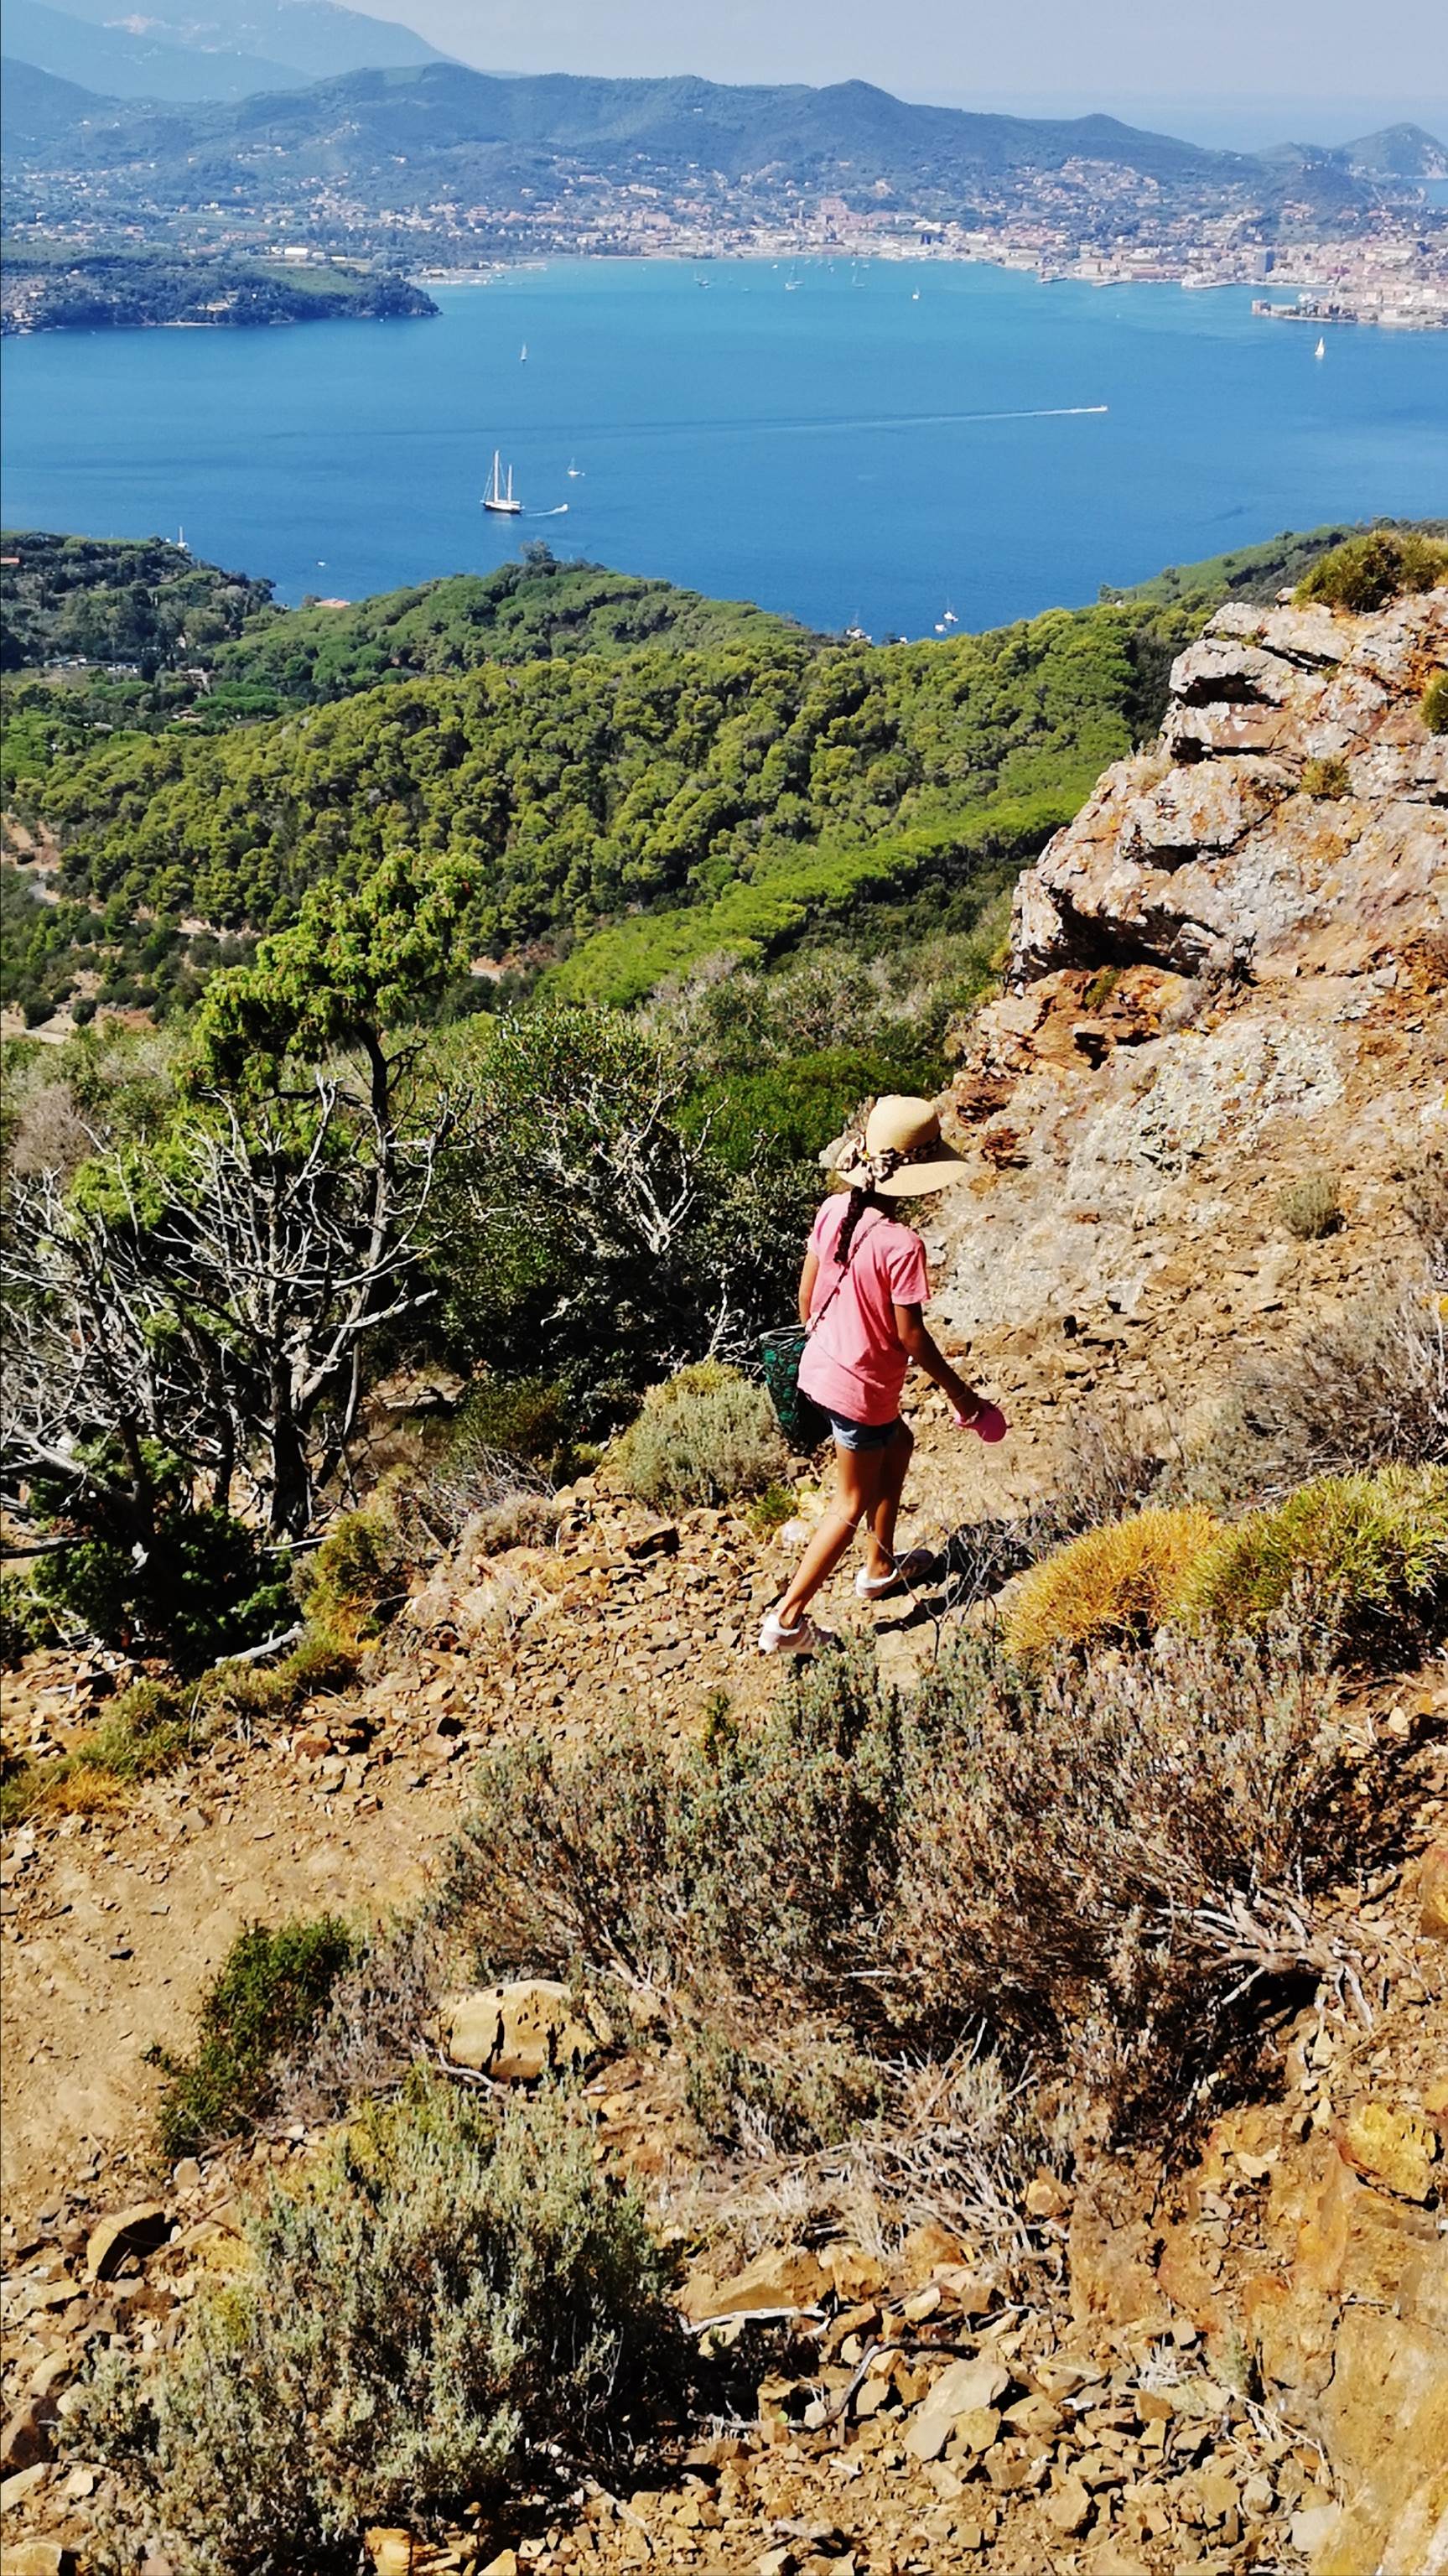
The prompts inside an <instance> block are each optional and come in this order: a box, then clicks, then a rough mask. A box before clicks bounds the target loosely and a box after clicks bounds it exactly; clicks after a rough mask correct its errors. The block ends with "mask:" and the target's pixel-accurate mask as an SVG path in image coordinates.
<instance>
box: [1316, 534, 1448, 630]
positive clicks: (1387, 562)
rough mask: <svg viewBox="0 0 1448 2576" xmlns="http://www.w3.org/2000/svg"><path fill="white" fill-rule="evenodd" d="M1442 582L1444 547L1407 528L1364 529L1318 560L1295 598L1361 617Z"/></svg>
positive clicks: (1447, 562)
mask: <svg viewBox="0 0 1448 2576" xmlns="http://www.w3.org/2000/svg"><path fill="white" fill-rule="evenodd" d="M1442 581H1448V546H1445V545H1441V544H1440V543H1439V542H1438V540H1437V538H1436V537H1424V536H1420V535H1418V533H1417V532H1416V530H1414V529H1411V528H1369V529H1366V530H1364V532H1363V534H1362V535H1361V536H1356V537H1349V538H1348V539H1347V541H1346V543H1345V544H1343V545H1340V546H1334V547H1333V548H1332V550H1331V552H1330V553H1328V554H1325V555H1321V556H1319V558H1318V560H1317V562H1316V563H1315V564H1314V565H1313V567H1312V569H1311V571H1310V572H1309V573H1307V574H1306V575H1305V576H1304V578H1303V579H1302V580H1301V581H1300V582H1299V583H1298V585H1297V596H1298V598H1299V600H1302V601H1311V600H1323V601H1325V602H1326V604H1327V606H1328V607H1329V608H1351V609H1355V610H1357V611H1358V612H1359V613H1362V612H1365V611H1367V610H1370V609H1374V608H1386V607H1387V605H1388V603H1389V601H1390V600H1394V599H1400V598H1402V596H1403V594H1404V593H1405V592H1406V591H1415V590H1432V589H1434V588H1436V586H1437V584H1438V583H1439V582H1442Z"/></svg>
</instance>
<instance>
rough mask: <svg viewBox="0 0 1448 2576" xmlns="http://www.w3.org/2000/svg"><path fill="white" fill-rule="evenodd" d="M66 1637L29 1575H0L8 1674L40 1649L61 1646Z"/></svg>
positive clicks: (2, 1654) (3, 1660)
mask: <svg viewBox="0 0 1448 2576" xmlns="http://www.w3.org/2000/svg"><path fill="white" fill-rule="evenodd" d="M63 1634H64V1630H63V1629H62V1627H61V1625H60V1623H59V1621H58V1620H57V1618H56V1615H55V1611H54V1609H53V1607H52V1605H51V1604H50V1602H48V1601H45V1600H42V1598H41V1596H40V1594H39V1593H38V1592H37V1591H36V1588H35V1584H34V1581H33V1579H32V1577H31V1576H30V1575H29V1574H5V1575H0V1665H4V1666H5V1668H6V1670H7V1671H8V1670H9V1668H10V1667H11V1666H12V1665H13V1664H18V1663H20V1662H21V1660H22V1659H23V1657H25V1656H26V1655H30V1654H33V1653H34V1652H35V1650H36V1648H37V1647H39V1646H55V1645H58V1644H59V1643H60V1640H61V1637H62V1636H63Z"/></svg>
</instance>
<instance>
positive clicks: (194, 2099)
mask: <svg viewBox="0 0 1448 2576" xmlns="http://www.w3.org/2000/svg"><path fill="white" fill-rule="evenodd" d="M355 1948H356V1945H355V1943H354V1941H353V1938H352V1935H351V1933H350V1932H349V1931H348V1929H347V1927H346V1925H345V1923H342V1922H341V1921H339V1919H338V1918H337V1916H336V1915H332V1914H324V1915H322V1916H321V1917H320V1918H319V1919H318V1920H317V1921H316V1922H314V1923H300V1922H294V1923H283V1924H280V1925H279V1926H278V1928H277V1929H276V1931H274V1932H269V1931H267V1930H266V1929H265V1927H264V1926H263V1925H262V1924H260V1923H253V1924H250V1925H248V1926H247V1928H246V1930H245V1931H242V1932H239V1933H238V1934H237V1936H236V1939H235V1940H234V1941H233V1943H232V1945H231V1948H230V1949H229V1950H228V1952H227V1954H226V1958H225V1960H224V1961H223V1963H222V1966H221V1970H220V1973H219V1975H218V1976H217V1978H216V1980H215V1983H214V1984H213V1985H212V1986H211V1987H210V1989H209V1990H208V1992H207V1994H206V1996H205V1997H204V1999H203V2001H202V2004H201V2009H200V2015H199V2019H200V2039H199V2042H198V2044H197V2048H196V2052H195V2054H194V2056H191V2057H172V2056H170V2055H169V2054H168V2053H167V2052H166V2051H165V2050H164V2049H159V2048H157V2049H153V2050H152V2051H151V2052H150V2055H149V2058H148V2063H149V2064H151V2065H153V2066H159V2067H160V2069H161V2071H162V2073H163V2075H164V2077H165V2084H164V2087H163V2090H162V2096H161V2104H160V2108H159V2110H158V2112H157V2130H158V2134H159V2137H160V2141H161V2149H162V2152H163V2154H164V2155H165V2156H166V2158H167V2159H168V2161H174V2160H175V2158H176V2157H177V2156H189V2155H196V2154H198V2153H199V2152H200V2150H201V2149H202V2148H203V2147H206V2146H209V2145H211V2144H213V2143H214V2142H215V2140H217V2139H218V2138H234V2137H239V2136H241V2135H243V2134H244V2133H245V2131H246V2130H247V2129H248V2128H249V2127H250V2126H251V2124H252V2122H253V2121H254V2120H255V2118H256V2116H257V2114H258V2112H259V2111H260V2110H261V2109H262V2108H263V2107H264V2105H265V2102H266V2099H267V2091H268V2084H269V2080H270V2077H271V2072H272V2067H273V2063H274V2061H275V2059H276V2058H277V2056H278V2055H279V2054H280V2052H281V2051H282V2050H284V2049H285V2048H287V2047H288V2046H290V2045H292V2044H293V2043H294V2042H295V2041H296V2040H297V2039H298V2038H299V2037H300V2036H301V2035H302V2034H303V2033H304V2032H305V2031H306V2030H307V2029H309V2028H310V2027H311V2026H313V2025H314V2024H315V2023H316V2021H317V2020H318V2019H319V2017H320V2015H321V2012H322V2009H323V2007H324V2005H325V2003H326V2000H327V1997H328V1995H329V1994H330V1993H331V1990H332V1987H333V1984H334V1983H335V1981H336V1979H337V1977H338V1976H339V1975H340V1974H341V1971H342V1970H343V1969H344V1968H345V1967H347V1966H348V1965H349V1963H350V1961H351V1960H352V1958H353V1956H354V1953H355Z"/></svg>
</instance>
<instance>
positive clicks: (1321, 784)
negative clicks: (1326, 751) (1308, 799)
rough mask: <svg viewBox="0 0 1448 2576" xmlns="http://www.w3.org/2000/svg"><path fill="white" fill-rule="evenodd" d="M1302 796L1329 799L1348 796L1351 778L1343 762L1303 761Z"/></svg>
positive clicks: (1350, 789) (1350, 791)
mask: <svg viewBox="0 0 1448 2576" xmlns="http://www.w3.org/2000/svg"><path fill="white" fill-rule="evenodd" d="M1302 793H1303V795H1304V796H1318V797H1324V798H1331V797H1336V796H1350V795H1351V794H1352V778H1351V776H1350V774H1349V771H1348V765H1347V762H1346V761H1345V760H1305V761H1304V762H1303V764H1302Z"/></svg>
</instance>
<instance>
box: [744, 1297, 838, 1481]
mask: <svg viewBox="0 0 1448 2576" xmlns="http://www.w3.org/2000/svg"><path fill="white" fill-rule="evenodd" d="M808 1339H809V1335H808V1333H807V1332H806V1331H805V1328H804V1326H803V1324H781V1325H780V1326H779V1329H778V1330H777V1331H776V1332H773V1333H765V1334H764V1335H763V1336H762V1337H761V1340H760V1344H759V1358H760V1364H761V1366H762V1368H763V1370H764V1383H765V1385H766V1386H767V1388H768V1389H769V1400H770V1402H771V1404H772V1405H773V1406H774V1410H775V1413H776V1414H777V1415H778V1417H779V1427H780V1430H781V1431H782V1432H783V1433H784V1436H785V1438H786V1440H787V1441H788V1442H789V1445H790V1447H791V1449H795V1450H798V1451H799V1452H800V1453H801V1454H803V1453H804V1452H806V1451H808V1450H810V1449H817V1448H818V1447H819V1445H820V1442H821V1441H822V1440H823V1438H824V1436H825V1433H826V1432H827V1431H828V1429H829V1427H830V1426H829V1420H828V1417H827V1416H826V1415H825V1414H824V1413H822V1412H821V1410H820V1407H819V1406H818V1405H817V1404H816V1402H815V1400H814V1397H813V1396H812V1395H805V1394H804V1393H803V1392H802V1390H801V1388H800V1383H799V1364H800V1361H801V1360H802V1359H803V1357H804V1346H805V1343H806V1342H807V1341H808Z"/></svg>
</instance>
